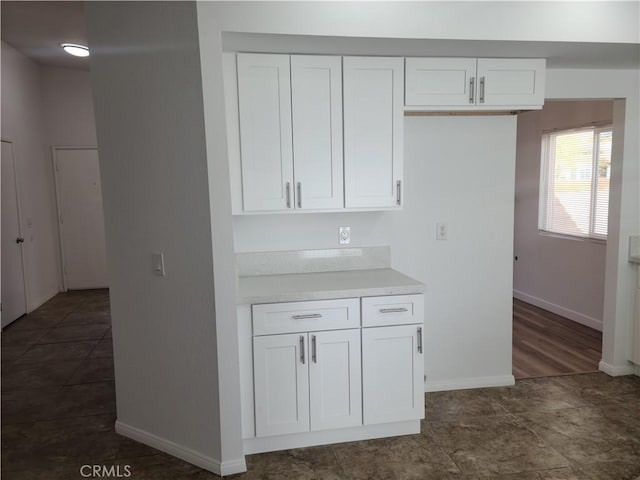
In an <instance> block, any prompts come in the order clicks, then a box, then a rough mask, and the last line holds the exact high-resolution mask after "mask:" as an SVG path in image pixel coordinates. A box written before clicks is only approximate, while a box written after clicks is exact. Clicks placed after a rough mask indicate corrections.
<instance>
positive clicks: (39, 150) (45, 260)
mask: <svg viewBox="0 0 640 480" xmlns="http://www.w3.org/2000/svg"><path fill="white" fill-rule="evenodd" d="M2 138H3V139H5V140H10V141H12V142H13V143H14V155H15V159H16V164H17V175H18V194H19V198H20V206H21V216H22V229H23V233H24V236H25V243H24V258H25V276H26V284H27V310H28V311H31V310H34V309H35V308H37V307H38V306H40V305H42V303H44V302H45V301H47V300H48V299H49V298H51V297H52V296H54V295H55V294H56V293H58V291H59V279H60V276H59V272H60V267H59V259H60V257H59V250H58V236H57V235H58V233H57V232H58V231H57V222H56V212H55V194H54V186H53V185H54V183H53V167H52V162H51V153H50V150H49V148H48V144H47V133H46V125H45V121H44V104H43V97H42V92H41V83H40V71H39V67H38V66H37V65H36V64H35V63H34V62H33V61H31V60H30V59H28V58H27V57H25V56H24V55H22V54H21V53H19V52H18V51H16V50H15V49H14V48H12V47H11V46H9V45H7V44H6V43H4V42H2Z"/></svg>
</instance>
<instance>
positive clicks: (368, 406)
mask: <svg viewBox="0 0 640 480" xmlns="http://www.w3.org/2000/svg"><path fill="white" fill-rule="evenodd" d="M422 345H423V341H422V325H400V326H394V327H375V328H364V329H362V365H363V370H362V396H363V400H364V401H363V413H364V424H365V425H372V424H376V423H389V422H401V421H404V420H415V419H420V418H424V387H423V375H424V373H423V372H424V358H423V352H422V350H423V347H422Z"/></svg>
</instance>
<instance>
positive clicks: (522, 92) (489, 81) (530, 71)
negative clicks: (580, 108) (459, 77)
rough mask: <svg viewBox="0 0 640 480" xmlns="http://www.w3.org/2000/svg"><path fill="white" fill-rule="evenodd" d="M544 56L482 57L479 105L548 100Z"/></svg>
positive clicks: (537, 102) (480, 63)
mask: <svg viewBox="0 0 640 480" xmlns="http://www.w3.org/2000/svg"><path fill="white" fill-rule="evenodd" d="M545 65H546V61H545V60H544V59H513V58H479V59H478V105H487V106H489V105H490V106H511V105H518V106H530V105H542V104H543V103H544V77H545Z"/></svg>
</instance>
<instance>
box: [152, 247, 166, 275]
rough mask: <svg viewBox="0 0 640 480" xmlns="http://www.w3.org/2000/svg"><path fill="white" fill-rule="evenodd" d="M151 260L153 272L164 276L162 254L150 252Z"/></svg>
mask: <svg viewBox="0 0 640 480" xmlns="http://www.w3.org/2000/svg"><path fill="white" fill-rule="evenodd" d="M151 261H152V264H153V274H154V275H158V276H160V277H164V254H163V253H152V254H151Z"/></svg>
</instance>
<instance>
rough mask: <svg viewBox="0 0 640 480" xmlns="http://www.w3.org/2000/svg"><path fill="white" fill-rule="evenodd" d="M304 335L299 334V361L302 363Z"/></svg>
mask: <svg viewBox="0 0 640 480" xmlns="http://www.w3.org/2000/svg"><path fill="white" fill-rule="evenodd" d="M304 356H305V355H304V336H303V335H300V363H302V364H303V365H304Z"/></svg>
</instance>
